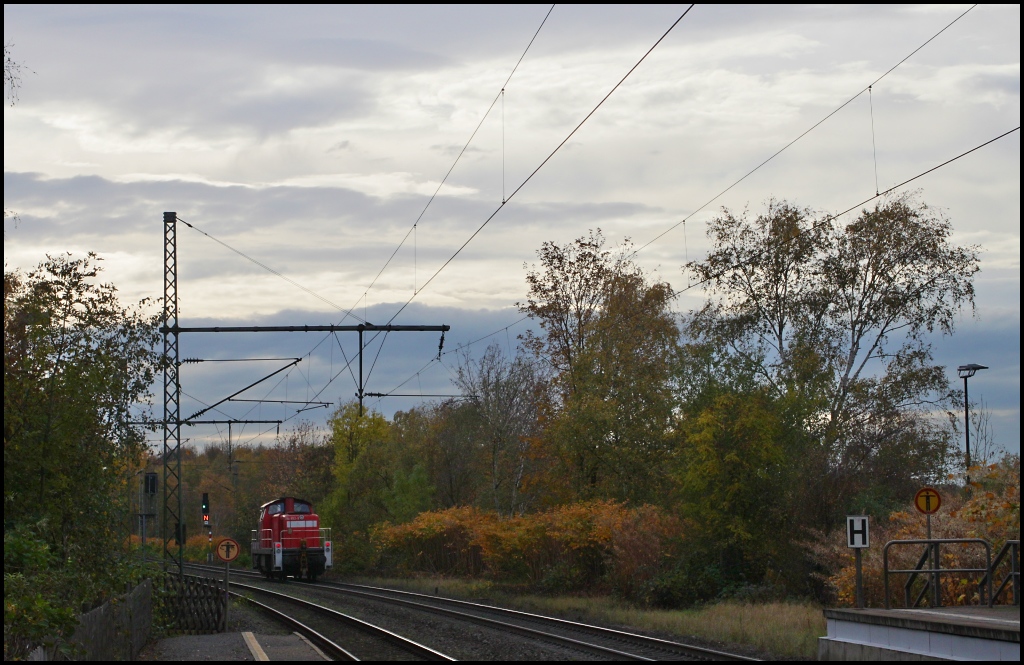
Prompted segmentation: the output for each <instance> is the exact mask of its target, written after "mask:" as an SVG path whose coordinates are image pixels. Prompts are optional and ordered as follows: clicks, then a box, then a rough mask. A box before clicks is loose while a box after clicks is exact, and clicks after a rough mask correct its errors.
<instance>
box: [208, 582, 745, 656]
mask: <svg viewBox="0 0 1024 665" xmlns="http://www.w3.org/2000/svg"><path fill="white" fill-rule="evenodd" d="M197 567H198V568H203V569H206V570H208V571H209V572H214V573H216V572H221V571H222V569H216V568H213V567H206V566H197ZM236 574H238V575H245V576H250V575H251V576H252V577H258V578H262V575H259V574H258V573H256V574H252V573H249V572H248V571H245V572H242V571H239V572H236ZM232 584H234V583H232ZM295 588H296V589H300V588H301V589H304V590H316V591H318V592H326V593H333V594H338V595H339V596H346V597H349V598H356V599H360V600H363V601H369V602H373V603H386V604H390V605H397V606H401V607H403V608H405V609H407V610H412V611H417V612H423V613H429V614H433V615H442V616H445V617H447V618H449V619H452V620H456V621H463V622H469V623H473V624H476V625H479V626H484V627H487V628H491V629H495V630H498V631H500V632H502V633H505V634H508V633H513V634H516V635H519V636H521V637H524V638H526V639H528V640H538V641H542V642H546V643H553V644H557V645H559V646H561V647H564V648H565V649H568V650H571V651H574V652H580V653H582V654H586V655H587V656H588V657H590V658H598V659H612V660H734V661H735V660H756V659H754V658H749V657H746V656H740V655H737V654H731V653H727V652H724V651H718V650H714V649H707V648H704V647H697V646H694V645H689V644H683V643H681V642H674V641H670V640H662V639H658V638H653V637H648V636H645V635H639V634H636V633H630V632H626V631H621V630H614V629H610V628H604V627H601V626H594V625H591V624H584V623H579V622H575V621H568V620H565V619H558V618H554V617H547V616H542V615H538V614H531V613H528V612H520V611H517V610H509V609H505V608H500V607H494V606H492V605H484V604H481V603H473V602H470V601H464V600H455V599H450V598H440V597H437V596H430V595H426V594H419V593H412V592H408V591H398V590H395V589H385V588H380V587H371V586H364V585H355V584H344V583H335V582H322V583H318V584H302V585H301V586H300V585H297V586H296V587H295Z"/></svg>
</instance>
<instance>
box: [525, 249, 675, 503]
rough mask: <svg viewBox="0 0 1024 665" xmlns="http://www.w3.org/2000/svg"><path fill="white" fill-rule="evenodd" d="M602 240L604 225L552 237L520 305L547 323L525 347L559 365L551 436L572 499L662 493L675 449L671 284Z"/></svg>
mask: <svg viewBox="0 0 1024 665" xmlns="http://www.w3.org/2000/svg"><path fill="white" fill-rule="evenodd" d="M630 256H631V245H630V244H629V242H628V241H627V242H626V243H625V244H624V245H623V246H621V247H619V248H617V249H615V250H612V249H607V248H606V247H605V238H604V236H603V235H602V234H601V232H600V230H598V231H596V232H591V233H590V234H589V235H588V236H585V237H581V238H578V239H576V240H575V241H573V242H571V243H569V244H567V245H564V246H562V245H557V244H555V243H552V242H545V243H544V244H543V245H542V246H541V249H540V250H539V251H538V257H539V259H540V267H539V268H538V267H536V266H535V267H533V268H530V269H529V270H528V273H527V278H526V279H527V285H528V287H529V290H528V295H527V300H526V301H525V302H524V303H520V304H519V307H520V309H521V310H522V311H523V312H525V313H526V314H528V315H529V316H530V317H531V318H532V319H534V320H535V321H536V322H537V323H538V324H539V325H540V328H541V333H542V334H540V335H534V334H532V333H527V335H525V336H524V339H523V343H524V346H525V347H526V348H527V349H528V350H529V351H531V352H532V353H533V354H534V355H535V357H536V358H537V359H538V360H539V361H540V362H541V363H543V364H544V365H545V366H546V368H547V369H548V370H550V372H551V374H552V377H553V378H552V388H553V390H552V398H551V400H550V403H549V409H548V410H549V412H550V413H549V414H548V415H547V416H546V420H547V428H546V432H545V439H546V440H547V442H548V447H549V449H550V451H551V455H552V457H553V458H554V460H555V464H556V466H557V468H558V470H557V471H556V473H558V474H561V476H562V477H563V478H564V479H565V480H567V481H568V482H567V483H564V484H565V486H566V487H568V489H569V496H568V497H566V498H616V499H623V500H635V501H650V502H657V501H660V500H662V499H663V498H664V496H665V493H664V490H665V482H666V477H665V476H664V474H663V471H664V468H665V462H666V460H667V458H668V456H669V454H670V452H671V437H670V436H669V430H670V427H671V421H672V403H673V397H672V391H671V378H672V377H671V365H672V363H671V359H672V358H673V356H674V354H675V353H676V351H677V339H678V328H677V325H676V320H675V316H674V315H673V313H672V312H671V310H670V307H669V306H670V304H671V301H672V298H673V291H672V289H671V287H670V286H669V285H668V284H667V283H663V282H652V281H651V280H650V279H649V277H648V276H647V275H646V274H645V273H644V272H643V270H641V269H640V268H639V267H638V266H636V265H635V264H634V263H632V261H631V260H630Z"/></svg>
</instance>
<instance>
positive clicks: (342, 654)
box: [228, 591, 359, 660]
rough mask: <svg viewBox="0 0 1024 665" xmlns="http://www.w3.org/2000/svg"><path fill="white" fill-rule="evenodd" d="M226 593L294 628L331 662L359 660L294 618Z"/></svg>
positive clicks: (261, 604)
mask: <svg viewBox="0 0 1024 665" xmlns="http://www.w3.org/2000/svg"><path fill="white" fill-rule="evenodd" d="M228 593H230V594H231V595H232V596H234V597H235V598H239V599H241V600H244V601H245V602H247V603H249V604H250V605H254V606H256V607H257V608H258V609H259V610H260V611H261V612H266V613H267V614H269V615H271V616H272V617H273V618H274V619H275V620H276V621H280V622H281V623H284V624H286V625H288V626H289V627H290V628H294V629H295V630H296V631H298V632H299V633H301V634H302V635H304V636H305V637H306V638H307V639H308V640H309V641H310V642H313V643H314V644H316V645H317V646H318V647H320V649H321V650H322V651H323V652H324V653H325V654H326V655H327V656H329V657H330V658H332V659H333V660H359V659H358V658H356V657H355V656H354V655H352V654H351V653H349V652H348V651H346V650H345V648H344V647H342V646H341V645H340V644H337V643H336V642H333V641H332V640H331V639H330V638H328V637H326V636H324V635H322V634H321V633H318V632H317V631H316V630H314V629H313V628H311V627H309V626H307V625H306V624H304V623H302V622H301V621H299V620H298V619H296V618H295V617H292V616H289V615H287V614H285V613H284V612H281V611H280V610H275V609H274V608H273V607H271V606H270V605H266V604H264V603H261V602H260V601H258V600H253V599H252V598H247V597H245V596H243V595H242V594H240V593H235V592H234V591H229V592H228Z"/></svg>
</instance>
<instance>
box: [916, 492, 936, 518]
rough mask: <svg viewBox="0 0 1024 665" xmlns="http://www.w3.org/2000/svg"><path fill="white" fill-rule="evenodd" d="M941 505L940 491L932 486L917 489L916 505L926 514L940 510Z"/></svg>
mask: <svg viewBox="0 0 1024 665" xmlns="http://www.w3.org/2000/svg"><path fill="white" fill-rule="evenodd" d="M941 505H942V497H941V496H939V493H938V492H937V491H936V490H934V489H932V488H931V487H922V488H921V489H919V490H917V494H915V495H914V507H916V508H917V509H918V511H920V512H922V513H924V514H925V515H931V514H933V513H936V512H938V510H939V506H941Z"/></svg>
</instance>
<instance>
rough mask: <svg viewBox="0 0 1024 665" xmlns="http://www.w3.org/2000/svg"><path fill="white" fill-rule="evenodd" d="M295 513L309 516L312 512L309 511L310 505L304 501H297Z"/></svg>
mask: <svg viewBox="0 0 1024 665" xmlns="http://www.w3.org/2000/svg"><path fill="white" fill-rule="evenodd" d="M295 512H296V513H300V514H308V513H310V512H312V511H311V510H310V509H309V504H308V503H304V502H302V501H296V502H295Z"/></svg>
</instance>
